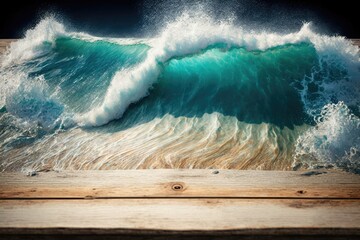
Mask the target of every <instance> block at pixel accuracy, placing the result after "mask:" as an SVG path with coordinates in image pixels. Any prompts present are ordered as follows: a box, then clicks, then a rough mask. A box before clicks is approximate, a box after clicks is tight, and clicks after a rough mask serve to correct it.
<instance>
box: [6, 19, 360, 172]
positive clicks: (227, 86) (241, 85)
mask: <svg viewBox="0 0 360 240" xmlns="http://www.w3.org/2000/svg"><path fill="white" fill-rule="evenodd" d="M203 24H204V23H203ZM49 26H51V27H49ZM208 27H209V26H205V27H204V28H205V29H206V28H208ZM228 28H229V29H230V30H231V31H230V32H227V31H228V30H229V29H227V28H225V27H223V28H221V29H222V30H221V29H220V30H216V29H215V30H214V32H211V33H209V32H207V33H202V32H200V33H196V34H195V35H194V33H192V35H191V36H190V35H189V36H188V35H187V33H186V32H185V31H183V32H182V34H183V35H176V33H177V32H176V31H174V30H173V29H171V30H167V31H164V34H163V35H162V36H161V37H160V38H159V39H158V40H157V39H156V38H154V39H104V38H97V37H93V36H90V35H86V34H83V33H81V34H80V33H70V32H67V31H66V30H65V28H64V26H63V25H61V24H60V23H58V22H56V21H55V20H53V19H47V20H43V22H41V23H39V25H38V26H37V27H36V28H35V29H33V30H29V32H28V33H27V35H26V37H25V38H24V39H22V40H20V41H18V42H16V43H14V44H13V45H12V46H11V48H10V49H9V51H8V52H7V54H5V56H4V57H3V63H2V68H1V73H2V78H1V84H2V85H1V94H2V97H1V99H0V100H1V112H0V114H1V118H0V126H1V132H0V140H1V154H2V157H1V158H2V159H1V161H0V162H1V169H2V170H9V169H12V170H14V169H15V170H18V169H22V170H23V169H24V168H25V167H27V168H35V169H41V168H42V167H44V166H45V165H46V166H48V165H49V166H50V168H56V166H57V167H58V168H61V169H63V168H70V169H79V168H80V169H81V168H86V169H102V168H110V169H114V168H115V169H116V168H147V167H157V168H162V167H200V168H208V167H221V168H242V169H292V168H299V167H300V168H301V167H302V168H312V167H319V166H322V167H334V166H335V167H342V168H345V169H348V170H352V171H355V172H356V171H358V168H359V152H358V149H359V145H360V139H359V136H360V134H359V133H360V130H359V128H360V127H359V126H360V125H359V124H358V123H359V122H360V121H359V118H358V112H359V111H358V110H359V106H360V105H359V89H360V87H359V81H358V80H359V79H358V76H359V57H358V56H359V55H358V48H357V47H354V46H352V45H351V43H350V42H348V41H347V40H346V39H343V38H341V37H333V38H330V37H328V36H321V35H317V34H315V33H313V32H311V31H310V30H308V29H307V28H306V26H305V27H304V29H302V30H301V31H300V32H298V33H293V34H289V35H285V36H281V35H276V34H275V35H274V34H273V33H272V34H268V35H264V34H259V35H257V34H255V33H251V34H250V33H243V32H241V31H240V30H237V29H235V30H234V29H232V28H233V26H229V27H228ZM49 29H52V31H55V32H54V33H51V34H52V35H51V34H49V33H48V32H47V34H46V35H41V32H43V31H49ZM54 29H55V30H54ZM223 29H225V30H226V29H227V30H226V31H225V30H223ZM174 34H175V35H174ZM232 34H233V35H232ZM49 36H50V37H49ZM187 37H188V38H187ZM284 39H287V40H284ZM99 139H101V141H100V140H99ZM99 141H100V142H99ZM59 145H64V146H66V147H65V148H64V149H62V148H61V147H60V148H61V149H60V148H59ZM109 146H111V147H109ZM42 149H48V152H44V151H43V150H42ZM81 149H83V150H81ZM89 151H90V152H92V153H93V154H91V155H89V156H87V158H86V159H83V160H79V159H81V157H80V155H81V154H83V155H84V152H89ZM75 156H76V159H75ZM195 157H196V159H200V160H201V161H200V160H195ZM10 158H11V159H14V160H9V159H10ZM69 159H71V160H69ZM74 159H75V160H74ZM129 159H131V161H130V160H129ZM80 161H82V162H81V163H80ZM110 163H111V164H110ZM59 166H60V167H59Z"/></svg>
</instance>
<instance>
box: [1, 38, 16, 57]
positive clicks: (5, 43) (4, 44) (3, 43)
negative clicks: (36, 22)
mask: <svg viewBox="0 0 360 240" xmlns="http://www.w3.org/2000/svg"><path fill="white" fill-rule="evenodd" d="M13 41H15V39H0V54H2V53H4V52H5V51H6V48H7V47H8V46H9V45H10V43H11V42H13Z"/></svg>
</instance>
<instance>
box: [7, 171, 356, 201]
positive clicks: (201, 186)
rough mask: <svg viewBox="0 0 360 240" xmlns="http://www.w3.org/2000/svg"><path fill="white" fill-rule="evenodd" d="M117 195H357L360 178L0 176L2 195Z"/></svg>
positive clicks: (293, 174) (274, 174) (323, 174)
mask: <svg viewBox="0 0 360 240" xmlns="http://www.w3.org/2000/svg"><path fill="white" fill-rule="evenodd" d="M177 188H178V189H177ZM119 197H122V198H123V197H256V198H262V197H267V198H269V197H270V198H360V176H359V175H355V174H350V173H345V172H336V171H317V172H316V171H314V172H311V171H310V172H300V171H299V172H297V171H239V170H219V171H217V170H210V169H209V170H199V169H192V170H175V169H172V170H170V169H160V170H114V171H73V172H71V171H65V172H41V173H37V175H35V176H33V177H28V176H26V175H25V174H23V173H15V172H14V173H1V174H0V198H3V199H6V198H119Z"/></svg>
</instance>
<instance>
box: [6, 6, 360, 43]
mask: <svg viewBox="0 0 360 240" xmlns="http://www.w3.org/2000/svg"><path fill="white" fill-rule="evenodd" d="M194 2H196V1H191V0H178V1H172V0H169V1H164V0H159V1H155V0H153V1H151V0H143V1H131V0H117V1H109V0H86V1H85V0H71V1H69V0H61V1H60V0H53V1H49V0H47V1H46V0H45V1H39V0H32V1H26V3H23V1H18V0H10V1H8V2H7V6H6V7H2V8H1V10H0V17H1V21H0V38H19V37H21V36H22V35H23V33H24V31H25V30H26V29H28V28H30V27H32V26H34V25H35V24H36V22H37V21H39V19H41V17H42V16H44V15H45V14H46V13H55V14H56V15H57V16H59V17H60V18H61V19H62V20H63V21H64V22H65V23H67V24H66V25H70V26H71V27H73V28H75V29H77V30H80V31H85V32H89V33H91V34H94V35H100V36H114V37H115V36H118V37H129V36H132V37H141V36H148V35H151V34H152V32H154V31H156V29H157V26H158V25H161V22H164V21H167V20H169V19H171V18H172V17H173V16H174V15H176V14H178V13H179V12H181V11H182V10H183V9H184V8H190V9H191V8H192V5H193V4H194ZM197 2H205V1H197ZM351 2H352V1H349V0H342V1H331V0H327V1H324V0H322V1H320V0H303V1H300V0H294V1H290V0H288V1H285V0H239V1H236V0H229V1H226V0H213V1H211V3H207V4H206V5H209V6H210V7H209V9H210V10H211V12H212V15H214V16H216V17H224V16H226V15H227V14H228V13H229V12H232V13H234V14H235V15H237V18H238V19H239V22H241V24H242V25H246V26H248V27H249V28H265V29H270V30H273V31H277V32H284V31H292V30H298V29H299V28H300V27H301V25H302V22H304V21H312V22H313V23H314V25H315V27H316V29H317V30H318V31H320V32H323V33H327V34H339V35H344V36H346V37H348V38H360V33H359V26H358V24H356V23H357V22H359V21H358V19H357V17H356V15H355V14H354V13H353V12H354V11H352V10H354V9H356V6H354V3H351Z"/></svg>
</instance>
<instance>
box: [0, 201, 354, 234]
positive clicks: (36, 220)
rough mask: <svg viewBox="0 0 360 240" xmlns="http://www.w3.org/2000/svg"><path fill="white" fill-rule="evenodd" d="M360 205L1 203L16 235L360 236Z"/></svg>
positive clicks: (4, 225) (7, 227)
mask: <svg viewBox="0 0 360 240" xmlns="http://www.w3.org/2000/svg"><path fill="white" fill-rule="evenodd" d="M359 208H360V202H359V201H358V200H347V201H343V200H309V199H305V200H303V199H267V200H264V199H250V200H249V199H206V198H205V199H96V200H51V201H49V200H1V201H0V216H1V218H0V233H11V232H12V230H13V231H17V229H21V228H23V229H24V228H25V229H29V228H30V229H46V232H47V233H51V231H52V229H54V231H56V229H88V231H89V229H106V230H107V231H110V232H111V230H112V229H113V230H115V231H118V232H119V231H120V232H121V230H124V231H129V230H131V229H132V230H135V229H136V230H161V231H218V230H246V229H274V230H276V229H313V228H323V229H327V230H329V229H333V230H334V229H339V230H341V229H349V231H350V232H351V231H352V232H353V233H356V234H360V212H359Z"/></svg>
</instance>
